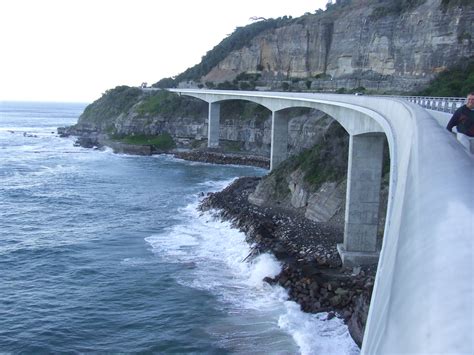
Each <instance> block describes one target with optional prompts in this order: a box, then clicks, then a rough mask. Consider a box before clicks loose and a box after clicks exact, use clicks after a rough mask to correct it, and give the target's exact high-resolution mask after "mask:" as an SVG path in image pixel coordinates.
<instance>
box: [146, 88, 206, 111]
mask: <svg viewBox="0 0 474 355" xmlns="http://www.w3.org/2000/svg"><path fill="white" fill-rule="evenodd" d="M137 112H138V113H139V114H140V115H142V116H144V115H157V116H161V117H164V118H172V117H192V118H195V117H200V116H203V115H204V116H205V115H206V114H207V104H206V103H205V102H203V101H201V100H198V99H193V98H191V97H188V96H178V95H176V94H175V93H172V92H169V91H166V90H158V91H154V92H152V93H151V94H149V95H148V96H146V97H145V98H144V99H143V101H142V102H141V103H140V105H139V106H138V107H137Z"/></svg>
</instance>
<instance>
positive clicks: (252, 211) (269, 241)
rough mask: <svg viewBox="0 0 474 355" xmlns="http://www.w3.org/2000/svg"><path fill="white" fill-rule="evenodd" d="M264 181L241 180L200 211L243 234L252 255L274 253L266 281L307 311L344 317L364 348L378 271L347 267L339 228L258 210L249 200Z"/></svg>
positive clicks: (208, 199)
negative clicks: (275, 268)
mask: <svg viewBox="0 0 474 355" xmlns="http://www.w3.org/2000/svg"><path fill="white" fill-rule="evenodd" d="M259 180H260V178H240V179H237V180H236V181H235V182H234V183H233V184H231V185H230V186H228V187H227V188H225V189H224V190H222V191H220V192H216V193H211V194H209V195H208V196H207V197H206V198H205V199H204V200H203V201H202V202H201V204H200V209H201V210H202V211H209V210H214V212H215V213H216V215H217V216H218V217H220V218H222V219H225V220H230V221H232V223H233V225H234V227H236V228H238V229H240V230H241V231H243V232H244V233H245V235H246V239H247V242H248V243H250V244H251V245H252V252H251V254H250V255H249V257H248V258H247V260H250V259H252V257H254V256H256V255H258V254H259V253H264V252H270V253H273V254H274V255H275V256H276V258H277V259H278V260H279V261H280V262H281V263H282V271H281V272H280V274H279V275H277V276H276V277H275V278H273V279H271V278H266V279H265V281H266V282H268V283H270V284H278V285H281V286H283V287H284V288H285V289H287V290H288V294H289V298H290V299H291V300H294V301H295V302H297V303H298V304H300V305H301V308H302V310H303V311H305V312H312V313H317V312H329V313H328V317H329V318H331V317H334V316H338V317H341V318H343V319H344V320H345V321H346V322H347V325H348V327H349V331H350V333H351V336H352V337H353V339H354V340H355V341H356V343H357V344H358V345H359V346H360V345H361V343H362V338H363V332H364V327H365V323H366V319H367V313H368V307H369V302H370V297H371V293H372V288H373V283H374V276H375V267H365V268H355V269H350V270H349V269H345V268H343V267H342V265H341V260H340V258H339V255H338V253H337V249H336V244H337V243H340V242H342V238H343V236H342V235H341V232H340V230H337V229H334V228H332V227H331V226H330V225H325V224H321V223H315V222H312V221H310V220H308V219H306V218H304V216H301V215H300V214H298V213H297V212H294V211H292V210H288V209H281V208H279V207H278V206H275V207H258V206H255V205H253V204H251V203H249V202H248V195H249V194H250V193H251V192H253V191H254V190H255V187H256V186H257V184H258V182H259Z"/></svg>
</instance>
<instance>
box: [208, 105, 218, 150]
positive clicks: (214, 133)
mask: <svg viewBox="0 0 474 355" xmlns="http://www.w3.org/2000/svg"><path fill="white" fill-rule="evenodd" d="M220 116H221V104H220V103H213V102H210V103H209V123H208V130H207V147H208V148H217V147H218V146H219V120H220Z"/></svg>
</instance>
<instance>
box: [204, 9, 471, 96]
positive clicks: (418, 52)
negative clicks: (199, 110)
mask: <svg viewBox="0 0 474 355" xmlns="http://www.w3.org/2000/svg"><path fill="white" fill-rule="evenodd" d="M382 5H383V4H379V3H377V2H369V1H367V0H353V1H352V4H350V5H348V6H345V7H342V8H340V9H339V10H338V11H337V13H336V12H333V13H330V12H325V13H323V14H320V15H312V16H305V17H302V18H301V19H300V20H298V21H297V23H292V24H291V25H288V26H285V27H280V28H277V29H274V30H269V31H266V32H264V33H261V34H260V35H258V36H256V37H255V38H253V39H252V40H251V42H250V45H248V46H245V47H243V48H241V49H240V50H237V51H234V52H232V53H230V54H229V55H228V56H227V57H226V58H225V59H224V60H223V61H221V62H220V63H219V64H218V65H217V66H216V67H214V68H213V69H212V70H211V71H210V72H209V73H208V74H207V75H206V76H205V77H203V78H202V80H201V82H202V83H205V82H207V81H213V82H223V81H225V80H229V81H232V80H233V79H235V77H236V75H237V74H239V73H241V72H246V73H260V74H261V75H262V81H264V80H266V81H267V83H271V81H272V80H275V79H276V80H289V79H292V78H314V77H315V76H317V75H320V74H327V75H329V76H330V77H328V80H319V81H317V82H316V81H315V82H313V83H312V85H313V88H320V89H326V90H327V89H337V88H341V87H349V88H355V87H359V86H364V87H366V88H369V89H375V90H384V89H391V90H398V91H401V90H404V91H410V90H414V89H419V88H420V87H422V86H423V85H425V84H426V83H427V82H428V81H429V80H431V79H433V78H434V76H435V75H436V74H437V73H439V72H440V71H443V70H444V69H446V68H447V67H449V66H452V65H453V64H455V63H458V62H460V61H462V60H463V58H469V57H471V56H473V55H474V47H473V43H472V42H473V38H472V33H474V7H473V6H472V3H471V4H470V5H464V6H449V7H443V6H442V4H441V0H426V1H425V2H424V3H422V4H421V5H419V6H416V7H414V8H411V9H408V10H406V11H403V12H401V13H398V12H396V11H395V12H390V11H386V13H383V11H381V10H380V9H379V10H377V7H379V8H380V7H381V6H382ZM257 69H263V70H257ZM269 85H270V86H271V84H269Z"/></svg>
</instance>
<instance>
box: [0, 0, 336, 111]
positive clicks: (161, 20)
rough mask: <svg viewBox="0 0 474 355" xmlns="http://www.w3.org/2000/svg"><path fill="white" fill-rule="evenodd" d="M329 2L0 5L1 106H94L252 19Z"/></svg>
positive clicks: (180, 65) (18, 0)
mask: <svg viewBox="0 0 474 355" xmlns="http://www.w3.org/2000/svg"><path fill="white" fill-rule="evenodd" d="M326 3H327V0H293V1H289V0H238V1H237V0H234V1H223V0H171V1H166V2H165V1H160V0H41V1H38V0H0V48H1V55H0V100H32V101H80V102H92V101H93V100H95V99H97V98H99V97H100V96H101V94H102V93H103V92H105V91H106V90H107V89H110V88H113V87H115V86H117V85H131V86H132V85H140V84H141V83H142V82H144V81H145V82H148V83H149V84H151V83H154V82H156V81H158V80H160V79H162V78H164V77H170V76H174V75H177V74H179V73H181V72H183V71H184V70H186V69H187V68H189V67H192V66H193V65H195V64H197V63H199V62H200V60H201V57H202V56H203V55H205V54H206V52H207V51H209V50H210V49H212V48H213V47H214V46H215V45H217V44H218V43H219V42H220V41H221V40H222V39H224V38H225V37H226V36H227V35H228V34H230V33H232V32H233V30H234V29H235V28H236V27H238V26H245V25H247V24H249V23H251V21H250V20H249V19H250V17H252V16H261V17H266V18H270V17H273V18H276V17H280V16H284V15H288V16H293V17H298V16H301V15H303V14H304V13H305V12H311V13H314V11H315V10H317V9H319V8H322V9H324V8H325V5H326Z"/></svg>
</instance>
